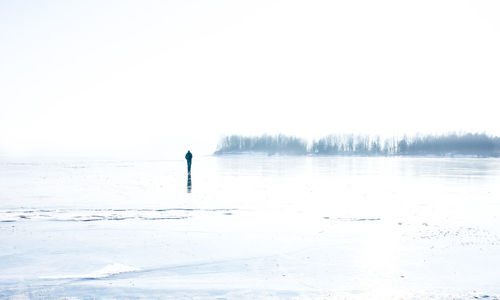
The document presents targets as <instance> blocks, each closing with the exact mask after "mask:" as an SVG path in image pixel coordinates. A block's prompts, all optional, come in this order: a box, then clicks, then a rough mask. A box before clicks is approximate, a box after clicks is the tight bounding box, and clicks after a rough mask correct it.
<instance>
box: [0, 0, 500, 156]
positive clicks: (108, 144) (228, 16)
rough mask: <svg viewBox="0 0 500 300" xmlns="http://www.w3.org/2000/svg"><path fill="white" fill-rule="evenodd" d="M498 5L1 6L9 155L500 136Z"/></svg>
mask: <svg viewBox="0 0 500 300" xmlns="http://www.w3.org/2000/svg"><path fill="white" fill-rule="evenodd" d="M499 16H500V1H481V0H474V1H459V0H452V1H439V0H430V1H425V0H419V1H402V0H394V1H374V0H366V1H364V0H359V1H270V0H265V1H256V0H252V1H143V0H141V1H121V0H120V1H102V0H98V1H88V0H86V1H1V0H0V154H3V155H34V154H36V155H77V156H93V155H106V156H122V157H126V156H137V155H141V156H145V157H155V158H166V157H176V156H179V155H180V157H181V158H182V156H183V155H184V153H185V151H186V150H187V149H191V150H192V151H193V153H194V154H195V156H196V154H208V153H211V152H212V151H213V150H215V146H216V143H217V142H218V139H219V138H220V137H221V136H222V135H224V134H232V133H236V134H262V133H271V134H273V133H280V132H281V133H285V134H293V135H298V136H302V137H306V138H311V139H312V138H314V137H318V136H321V135H325V134H328V133H366V134H382V135H388V134H389V135H390V134H403V133H409V134H412V133H415V132H423V133H443V132H449V131H473V132H486V133H489V134H495V135H500V121H499V118H498V115H499V113H498V112H499V110H498V109H497V107H498V105H497V103H499V101H500V54H499V53H500V17H499Z"/></svg>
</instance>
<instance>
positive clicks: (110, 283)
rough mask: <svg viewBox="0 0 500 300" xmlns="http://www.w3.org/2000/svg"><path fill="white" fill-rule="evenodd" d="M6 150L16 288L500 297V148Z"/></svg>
mask: <svg viewBox="0 0 500 300" xmlns="http://www.w3.org/2000/svg"><path fill="white" fill-rule="evenodd" d="M192 173H193V174H192V178H191V186H190V187H188V178H187V174H186V163H185V161H184V160H178V161H98V160H81V161H77V160H74V161H56V160H30V161H27V160H20V159H18V160H13V161H2V162H0V241H1V243H0V298H13V299H30V298H34V299H38V298H43V299H53V298H59V297H75V298H76V299H87V298H90V299H93V298H94V297H96V298H148V299H150V298H172V299H179V298H181V299H183V298H186V299H191V298H221V299H225V298H226V299H240V298H249V299H254V298H304V299H310V298H319V299H324V298H333V299H336V298H339V299H392V298H395V299H396V298H397V299H401V298H402V299H428V298H431V297H434V298H436V299H456V298H460V299H475V298H482V299H498V297H499V295H500V218H499V215H500V160H499V159H478V158H409V157H293V156H290V157H279V156H270V157H268V156H248V155H242V156H221V157H195V159H194V161H193V170H192Z"/></svg>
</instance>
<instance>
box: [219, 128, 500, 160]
mask: <svg viewBox="0 0 500 300" xmlns="http://www.w3.org/2000/svg"><path fill="white" fill-rule="evenodd" d="M243 152H260V153H268V154H293V155H305V154H316V155H363V156H378V155H386V156H389V155H437V156H445V155H450V156H452V155H471V156H484V157H490V156H494V157H498V156H500V137H495V136H489V135H486V134H478V133H474V134H473V133H466V134H456V133H450V134H444V135H416V136H403V137H391V138H384V139H382V138H380V137H379V136H369V135H354V134H341V135H334V134H332V135H328V136H325V137H322V138H320V139H317V140H314V141H312V142H311V143H308V142H307V141H306V140H304V139H302V138H297V137H295V136H287V135H283V134H279V135H262V136H240V135H231V136H226V137H224V138H222V139H221V141H220V142H219V144H218V146H217V150H216V151H215V154H227V153H243Z"/></svg>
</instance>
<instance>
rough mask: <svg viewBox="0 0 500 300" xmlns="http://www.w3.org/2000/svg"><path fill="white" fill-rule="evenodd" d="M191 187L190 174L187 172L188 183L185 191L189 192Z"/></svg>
mask: <svg viewBox="0 0 500 300" xmlns="http://www.w3.org/2000/svg"><path fill="white" fill-rule="evenodd" d="M191 187H192V184H191V174H188V185H187V192H188V193H191Z"/></svg>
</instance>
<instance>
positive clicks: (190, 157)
mask: <svg viewBox="0 0 500 300" xmlns="http://www.w3.org/2000/svg"><path fill="white" fill-rule="evenodd" d="M186 159H187V161H191V159H193V154H192V153H191V152H189V151H188V153H186Z"/></svg>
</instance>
